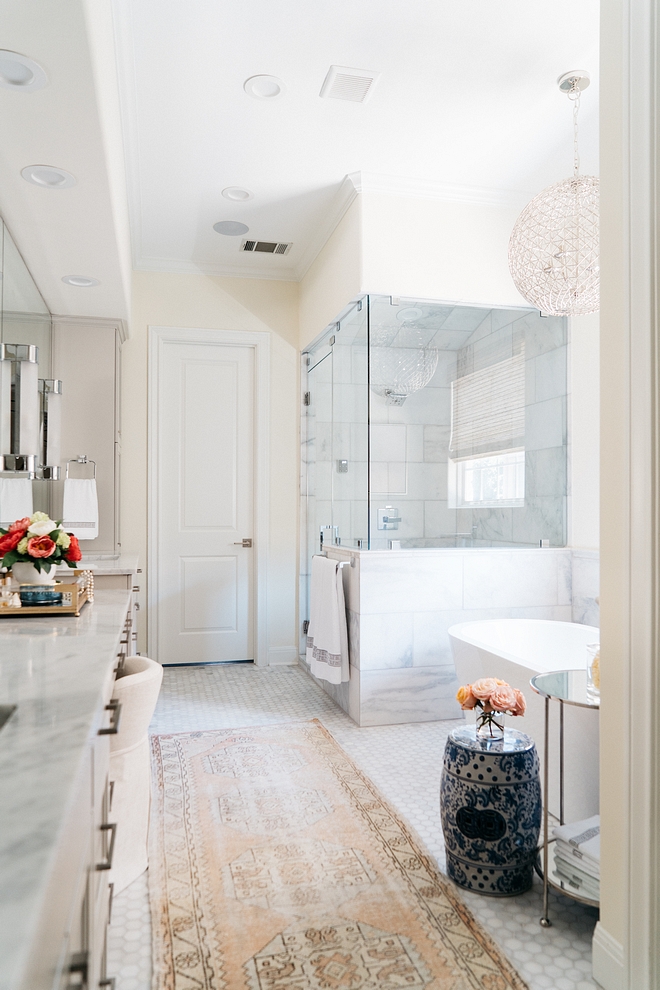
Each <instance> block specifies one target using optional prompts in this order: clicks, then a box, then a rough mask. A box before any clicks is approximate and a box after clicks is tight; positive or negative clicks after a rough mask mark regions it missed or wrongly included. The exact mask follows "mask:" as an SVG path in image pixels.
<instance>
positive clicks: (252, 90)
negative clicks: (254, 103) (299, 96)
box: [243, 76, 286, 100]
mask: <svg viewBox="0 0 660 990" xmlns="http://www.w3.org/2000/svg"><path fill="white" fill-rule="evenodd" d="M243 89H244V90H245V92H246V93H247V94H248V96H254V98H255V100H274V99H276V97H278V96H281V95H282V93H283V92H284V90H285V89H286V86H285V85H284V83H283V82H282V80H281V79H278V78H277V76H250V78H249V79H246V80H245V82H244V83H243Z"/></svg>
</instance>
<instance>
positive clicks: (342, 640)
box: [307, 556, 350, 684]
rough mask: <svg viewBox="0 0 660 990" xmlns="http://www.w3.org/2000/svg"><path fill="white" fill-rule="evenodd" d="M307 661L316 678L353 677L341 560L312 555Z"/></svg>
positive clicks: (335, 681) (334, 681)
mask: <svg viewBox="0 0 660 990" xmlns="http://www.w3.org/2000/svg"><path fill="white" fill-rule="evenodd" d="M311 584H312V587H311V595H310V599H311V600H310V617H309V629H308V634H307V662H308V663H309V666H310V670H311V672H312V674H314V676H315V677H319V678H320V679H321V680H324V681H329V682H330V683H331V684H341V682H342V681H347V680H348V679H349V673H350V670H349V662H348V631H347V628H346V605H345V603H344V585H343V581H342V574H341V567H340V566H339V561H338V560H330V559H329V558H328V557H320V556H317V557H312V582H311Z"/></svg>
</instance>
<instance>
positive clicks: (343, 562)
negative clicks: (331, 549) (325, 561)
mask: <svg viewBox="0 0 660 990" xmlns="http://www.w3.org/2000/svg"><path fill="white" fill-rule="evenodd" d="M314 556H315V557H327V556H328V555H327V553H317V554H314ZM349 564H350V565H351V567H355V557H351V559H350V560H340V561H339V566H340V567H348V565H349Z"/></svg>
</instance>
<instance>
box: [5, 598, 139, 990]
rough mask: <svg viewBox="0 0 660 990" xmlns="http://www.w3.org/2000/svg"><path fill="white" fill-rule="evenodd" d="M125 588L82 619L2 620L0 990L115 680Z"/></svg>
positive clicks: (22, 959) (28, 924) (13, 967)
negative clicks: (10, 709)
mask: <svg viewBox="0 0 660 990" xmlns="http://www.w3.org/2000/svg"><path fill="white" fill-rule="evenodd" d="M130 597H131V596H130V594H129V592H127V591H98V592H97V593H96V599H95V602H94V604H93V605H86V606H85V608H84V609H83V611H82V612H81V614H80V617H79V618H77V619H76V618H75V617H73V616H62V617H61V618H51V617H50V616H44V617H41V616H38V617H37V616H34V617H30V618H15V619H9V618H7V619H0V704H12V705H17V706H18V707H17V709H16V711H15V712H14V714H13V715H12V717H11V718H10V719H9V721H8V722H7V723H6V724H5V726H4V728H2V729H0V987H2V988H3V990H9V988H12V987H14V986H16V985H18V984H19V982H20V974H21V973H22V972H23V969H24V966H25V963H26V960H27V958H28V953H29V952H30V951H31V950H32V946H31V941H32V933H33V930H34V926H35V925H36V923H37V919H38V916H39V914H40V908H41V905H42V903H43V898H44V897H45V894H46V888H47V882H48V876H49V867H50V866H52V862H53V858H54V856H55V853H56V850H57V847H58V844H59V841H60V838H61V829H62V823H63V821H64V818H65V815H66V811H67V806H68V804H69V802H70V800H71V799H72V795H73V793H74V790H75V786H76V780H77V778H78V775H79V773H80V768H81V765H82V763H83V761H84V758H85V751H86V744H87V742H88V740H89V739H91V736H92V733H93V732H94V731H95V722H96V719H97V717H98V709H99V705H100V701H101V696H102V690H103V686H104V684H105V683H106V682H107V680H108V679H109V678H110V677H112V670H113V665H114V661H115V658H116V654H117V651H118V647H119V640H120V638H121V634H122V628H123V625H124V619H125V616H126V612H127V610H128V609H129V608H130V604H131V601H130Z"/></svg>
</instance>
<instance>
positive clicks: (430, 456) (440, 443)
mask: <svg viewBox="0 0 660 990" xmlns="http://www.w3.org/2000/svg"><path fill="white" fill-rule="evenodd" d="M422 429H423V431H424V460H425V461H427V462H434V461H435V462H440V463H443V462H446V461H447V458H448V457H449V439H450V436H451V426H450V424H449V423H447V424H445V425H444V426H424V427H422Z"/></svg>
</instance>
